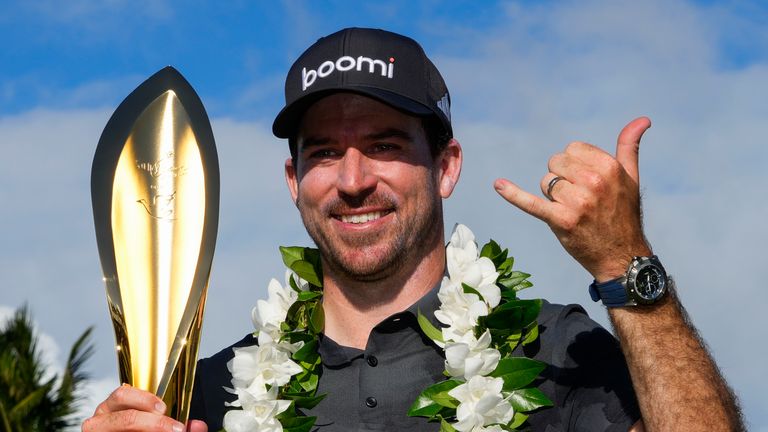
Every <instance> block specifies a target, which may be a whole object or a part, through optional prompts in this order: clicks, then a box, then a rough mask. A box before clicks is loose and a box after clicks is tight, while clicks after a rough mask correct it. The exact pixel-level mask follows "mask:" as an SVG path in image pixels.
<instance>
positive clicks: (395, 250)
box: [296, 179, 443, 281]
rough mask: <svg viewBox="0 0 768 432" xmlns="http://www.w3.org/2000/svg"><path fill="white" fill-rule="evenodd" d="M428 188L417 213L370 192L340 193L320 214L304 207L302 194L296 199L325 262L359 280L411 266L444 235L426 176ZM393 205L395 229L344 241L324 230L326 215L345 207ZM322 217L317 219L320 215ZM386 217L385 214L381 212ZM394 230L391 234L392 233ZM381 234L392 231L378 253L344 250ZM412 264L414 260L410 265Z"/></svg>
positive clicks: (366, 243)
mask: <svg viewBox="0 0 768 432" xmlns="http://www.w3.org/2000/svg"><path fill="white" fill-rule="evenodd" d="M427 183H428V185H427V188H428V191H427V193H426V194H425V195H424V197H423V198H424V199H422V200H417V199H416V198H414V197H412V198H411V199H415V200H416V201H417V204H418V206H417V208H416V209H415V212H414V213H415V214H413V215H404V214H401V213H399V212H398V206H397V204H396V201H395V200H394V199H392V198H391V197H389V196H386V195H381V194H371V195H368V196H365V197H362V198H342V197H339V198H337V199H334V200H333V201H331V202H329V203H328V204H326V205H324V206H323V207H322V209H321V212H320V215H316V214H311V212H308V211H306V210H305V207H304V203H303V201H302V199H301V195H299V197H298V199H297V201H296V203H297V206H298V208H299V212H300V213H301V218H302V221H303V222H304V226H305V228H306V229H307V233H309V236H310V237H311V238H312V240H313V241H314V242H315V244H316V245H317V246H318V248H319V249H320V254H321V255H322V256H323V259H324V262H325V263H326V264H327V265H328V266H329V267H330V269H331V270H332V271H334V272H336V273H337V274H339V275H341V276H344V277H346V278H350V279H353V280H359V281H375V280H380V279H382V278H385V277H387V276H389V275H391V274H394V273H395V272H397V271H398V270H402V269H403V268H404V266H405V267H411V266H412V263H413V262H414V260H421V259H422V258H423V256H424V255H425V254H426V252H427V251H429V250H430V249H431V248H432V247H433V246H434V245H433V242H434V239H435V238H442V232H441V230H442V226H443V224H442V223H441V221H442V207H441V202H440V198H439V196H438V195H437V194H436V193H435V188H436V186H435V185H434V184H432V181H431V179H428V180H427ZM382 205H383V207H386V208H393V209H394V210H395V214H396V216H398V217H397V219H396V220H395V221H393V222H392V223H393V225H394V227H393V228H394V229H388V230H387V231H385V232H377V233H373V234H366V235H361V236H357V237H348V238H346V239H344V240H343V241H342V240H341V239H339V238H338V237H334V236H333V235H332V233H331V232H330V230H324V229H323V226H328V225H327V223H326V220H325V219H326V218H328V217H329V215H331V214H339V213H342V212H343V211H344V210H349V209H355V208H360V207H364V206H373V207H376V206H382ZM318 217H319V218H321V220H318V219H317V218H318ZM382 217H384V216H382ZM393 232H394V234H393V235H392V234H390V233H393ZM382 235H391V236H392V238H391V239H390V240H389V242H388V244H387V245H386V246H385V247H384V248H383V251H382V250H381V249H377V250H378V251H380V253H378V254H377V255H378V256H376V257H366V258H365V259H362V260H352V259H349V258H348V257H347V256H346V255H345V254H344V252H345V251H348V250H349V249H364V248H366V247H367V246H371V245H377V246H378V243H379V241H381V236H382ZM409 264H411V265H410V266H409Z"/></svg>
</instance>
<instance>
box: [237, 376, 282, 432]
mask: <svg viewBox="0 0 768 432" xmlns="http://www.w3.org/2000/svg"><path fill="white" fill-rule="evenodd" d="M254 384H255V385H254V386H253V387H257V386H261V387H262V389H265V387H264V383H263V382H258V383H257V382H254ZM272 390H274V391H272ZM235 392H236V394H237V395H238V397H239V399H238V400H239V401H240V400H243V399H245V401H244V403H242V404H237V403H233V404H231V405H232V406H242V408H243V409H242V410H230V411H227V413H226V414H225V415H224V429H226V431H227V432H252V431H259V432H282V430H283V426H282V425H281V424H280V422H279V421H278V420H277V418H276V417H277V415H279V414H280V413H282V412H283V411H285V410H286V409H288V407H289V406H290V405H291V402H290V401H287V400H277V399H276V397H277V387H272V389H270V391H269V392H266V391H265V392H264V393H263V394H262V398H257V397H253V395H249V394H248V392H247V391H243V390H242V389H235ZM249 396H250V397H249Z"/></svg>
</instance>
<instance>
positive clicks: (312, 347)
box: [293, 338, 318, 363]
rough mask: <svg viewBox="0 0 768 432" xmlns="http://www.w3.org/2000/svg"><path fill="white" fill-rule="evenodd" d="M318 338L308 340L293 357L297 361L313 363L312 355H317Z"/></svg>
mask: <svg viewBox="0 0 768 432" xmlns="http://www.w3.org/2000/svg"><path fill="white" fill-rule="evenodd" d="M317 344H318V342H317V339H315V338H312V340H311V341H309V342H306V343H305V344H304V346H303V347H301V348H299V350H298V351H296V352H295V353H293V359H294V360H297V361H309V362H310V363H312V362H313V361H312V357H314V356H317V355H318V354H317Z"/></svg>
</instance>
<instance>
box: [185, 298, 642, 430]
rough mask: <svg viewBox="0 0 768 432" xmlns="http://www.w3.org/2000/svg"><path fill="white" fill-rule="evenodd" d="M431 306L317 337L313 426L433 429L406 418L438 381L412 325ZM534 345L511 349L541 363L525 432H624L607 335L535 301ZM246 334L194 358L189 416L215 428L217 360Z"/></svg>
mask: <svg viewBox="0 0 768 432" xmlns="http://www.w3.org/2000/svg"><path fill="white" fill-rule="evenodd" d="M438 307H439V300H438V298H437V289H433V290H432V291H430V292H429V293H428V294H427V295H425V296H424V297H423V298H422V299H421V300H419V301H418V302H417V303H416V304H414V305H412V306H411V307H409V308H408V309H406V310H405V311H403V312H400V313H397V314H395V315H392V316H390V317H389V318H387V319H386V320H384V321H382V322H381V323H380V324H378V325H377V326H376V327H374V329H373V330H372V331H371V334H370V336H369V338H368V343H367V345H366V347H365V349H364V350H360V349H356V348H351V347H344V346H341V345H339V344H337V343H336V342H334V341H333V340H331V339H330V338H328V337H321V338H320V347H319V351H320V355H321V358H322V376H321V379H320V382H319V389H318V394H324V393H325V394H327V396H326V398H325V399H324V400H323V401H322V402H321V403H320V404H319V405H318V406H316V407H315V408H314V409H312V410H311V411H310V412H308V413H307V414H309V415H314V416H317V417H318V419H317V422H316V430H317V431H320V432H336V431H383V430H387V431H437V430H439V424H437V423H427V422H426V419H424V418H421V417H408V416H407V412H408V408H409V407H410V405H411V404H412V403H413V401H414V400H415V399H416V396H417V395H418V394H419V393H420V392H421V391H422V390H423V389H424V388H426V387H427V386H429V385H431V384H432V383H435V382H437V381H439V380H442V379H445V377H444V375H443V368H444V357H443V355H442V350H441V349H440V348H438V347H437V346H435V345H434V343H433V342H432V341H431V340H429V338H427V337H426V336H425V335H424V334H423V333H422V332H421V330H420V328H419V326H418V324H417V321H416V312H417V310H421V311H422V313H423V314H424V315H425V316H427V317H429V318H430V319H432V320H433V322H434V323H435V324H437V322H436V321H435V320H434V317H433V314H432V312H433V311H434V310H436V309H437V308H438ZM539 326H540V337H539V340H538V342H537V343H535V344H532V345H529V346H527V347H525V349H524V350H523V349H522V348H518V352H517V353H516V354H517V355H527V356H528V357H531V358H535V359H537V360H541V361H544V362H546V363H547V364H548V366H547V368H546V369H545V370H544V372H543V373H542V379H540V380H539V381H538V382H537V385H538V387H539V388H540V389H541V390H542V391H543V392H544V393H546V394H547V395H548V396H549V398H550V399H552V401H553V402H554V403H555V406H554V407H552V408H547V409H542V410H539V411H538V412H536V413H533V415H531V417H530V418H529V420H528V424H529V427H530V430H534V431H547V432H548V431H590V432H591V431H626V430H627V429H628V428H629V427H630V426H631V425H632V424H634V423H635V422H636V421H637V420H638V419H639V418H640V415H639V409H638V407H637V401H636V399H635V395H634V392H633V390H632V385H631V381H630V378H629V373H628V371H627V367H626V364H625V361H624V357H623V355H622V353H621V350H620V349H619V346H618V343H617V342H616V340H615V339H614V338H613V336H611V334H610V333H608V332H607V331H606V330H605V329H603V328H602V327H600V326H599V325H598V324H596V323H595V322H594V321H592V320H591V319H589V317H588V316H587V314H586V312H584V310H583V309H582V308H581V307H580V306H578V305H569V306H561V305H552V304H549V303H547V302H545V304H544V307H543V308H542V311H541V314H540V315H539ZM254 343H255V339H254V338H253V337H252V336H250V335H249V336H247V337H246V338H244V339H243V340H241V341H240V342H238V343H237V344H235V345H233V346H231V347H229V348H227V349H225V350H223V351H221V352H219V353H218V354H216V355H214V356H213V357H210V358H208V359H203V360H200V362H199V363H198V373H197V376H196V379H195V389H194V393H193V399H192V407H191V413H190V418H193V419H200V420H204V421H205V422H206V423H208V426H209V430H211V431H218V430H219V429H221V427H222V426H221V422H222V419H223V416H224V412H225V411H226V407H225V406H224V402H225V401H233V400H234V399H235V397H234V395H232V394H230V393H228V392H226V391H225V390H224V387H225V386H226V387H231V375H230V374H229V371H228V370H227V366H226V364H227V361H229V360H231V359H232V357H233V356H234V354H233V351H232V348H233V347H236V346H246V345H250V344H254Z"/></svg>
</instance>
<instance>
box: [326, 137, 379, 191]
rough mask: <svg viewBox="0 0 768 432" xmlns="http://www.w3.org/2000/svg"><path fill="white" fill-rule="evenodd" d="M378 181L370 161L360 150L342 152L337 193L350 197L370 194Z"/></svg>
mask: <svg viewBox="0 0 768 432" xmlns="http://www.w3.org/2000/svg"><path fill="white" fill-rule="evenodd" d="M378 180H379V179H378V177H377V176H376V175H375V173H374V172H373V167H372V165H371V160H370V159H368V158H367V157H366V156H365V155H364V154H363V153H362V152H360V150H358V149H356V148H354V147H353V148H349V149H347V150H346V151H345V152H344V156H343V157H342V158H341V161H340V164H339V172H338V178H337V181H336V188H337V189H338V190H339V192H341V193H343V194H346V195H350V196H356V195H360V194H364V193H370V192H372V191H373V190H374V189H375V188H376V184H377V183H378Z"/></svg>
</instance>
